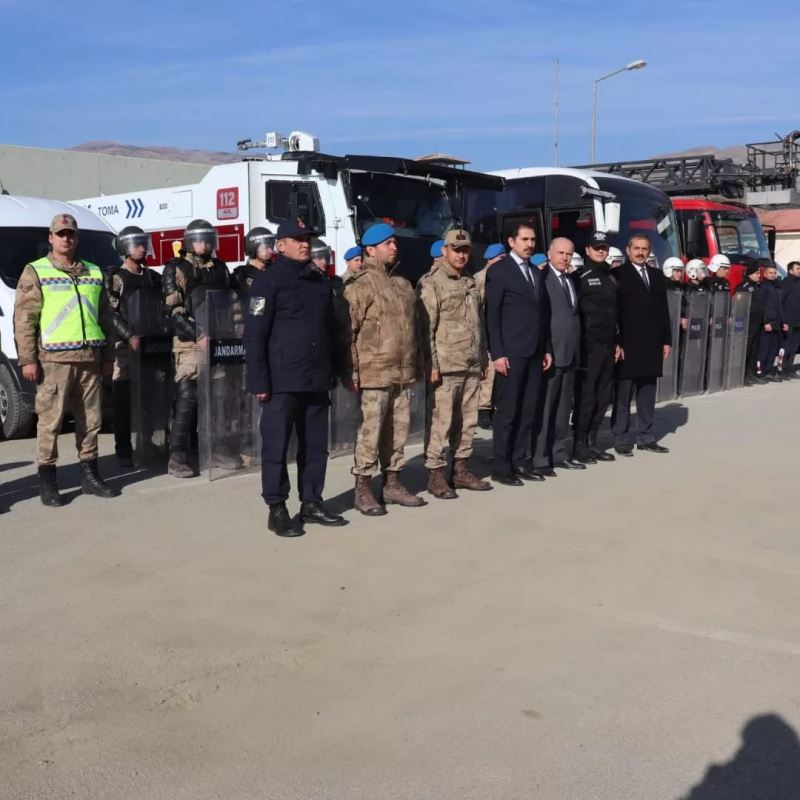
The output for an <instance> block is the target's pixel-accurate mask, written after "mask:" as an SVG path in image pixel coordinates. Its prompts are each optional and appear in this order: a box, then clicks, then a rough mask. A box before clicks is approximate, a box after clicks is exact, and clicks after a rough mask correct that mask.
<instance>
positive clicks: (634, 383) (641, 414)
mask: <svg viewBox="0 0 800 800" xmlns="http://www.w3.org/2000/svg"><path fill="white" fill-rule="evenodd" d="M625 252H626V253H627V258H626V260H625V263H624V264H623V265H622V266H621V267H620V268H619V269H618V270H617V271H616V278H617V284H618V287H619V288H618V295H617V298H618V304H617V306H618V309H619V346H620V348H621V351H622V352H621V354H620V355H621V358H622V361H621V363H620V365H619V371H618V373H617V392H616V399H615V402H614V416H613V419H612V421H611V429H612V431H613V432H614V445H615V447H614V449H615V450H616V452H617V454H618V455H621V456H632V455H633V444H632V442H631V441H630V439H629V430H630V406H631V397H632V395H633V392H634V391H635V392H636V418H637V430H636V441H637V444H636V446H637V448H638V449H639V450H649V451H650V452H653V453H668V452H669V450H668V449H667V448H666V447H662V446H661V445H659V444H657V443H656V437H655V425H654V423H655V406H656V381H657V379H658V378H660V377H661V373H662V365H663V363H664V359H665V358H667V356H668V355H669V353H670V349H671V346H672V333H671V330H670V323H669V308H668V306H667V284H666V278H665V277H664V275H663V273H662V272H661V270H659V269H654V268H652V267H648V266H647V258H648V256H649V255H650V240H649V239H648V238H647V236H644V235H642V234H639V235H635V236H631V238H630V239H629V241H628V247H627V249H626V251H625Z"/></svg>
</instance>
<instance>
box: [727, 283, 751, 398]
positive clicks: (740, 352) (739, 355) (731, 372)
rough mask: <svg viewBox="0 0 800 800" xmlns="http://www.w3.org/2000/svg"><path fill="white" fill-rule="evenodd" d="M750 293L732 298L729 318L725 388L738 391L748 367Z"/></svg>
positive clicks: (740, 293)
mask: <svg viewBox="0 0 800 800" xmlns="http://www.w3.org/2000/svg"><path fill="white" fill-rule="evenodd" d="M751 299H752V298H751V295H750V293H749V292H737V293H736V294H734V295H733V297H732V298H731V314H730V317H729V318H728V341H727V353H726V355H725V388H726V389H736V388H738V387H739V386H742V385H744V372H745V367H746V366H747V337H748V335H749V328H750V301H751Z"/></svg>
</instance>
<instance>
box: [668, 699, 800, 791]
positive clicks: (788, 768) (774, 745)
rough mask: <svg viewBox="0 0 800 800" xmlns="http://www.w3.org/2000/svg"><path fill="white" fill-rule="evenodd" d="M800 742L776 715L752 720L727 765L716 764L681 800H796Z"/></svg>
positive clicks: (766, 715)
mask: <svg viewBox="0 0 800 800" xmlns="http://www.w3.org/2000/svg"><path fill="white" fill-rule="evenodd" d="M797 798H800V740H799V739H798V738H797V733H796V732H795V730H794V729H793V728H792V727H791V726H790V725H789V724H788V723H787V722H786V721H785V720H784V719H783V718H782V717H780V716H779V715H777V714H762V715H761V716H758V717H753V719H751V720H750V721H749V722H748V723H747V724H746V725H745V726H744V728H743V729H742V744H741V747H740V748H739V750H738V751H737V752H736V755H734V757H733V758H732V759H731V760H730V761H729V762H728V763H726V764H721V765H717V764H713V765H712V766H710V767H709V768H708V770H707V771H706V774H705V776H704V777H703V780H702V782H701V783H699V784H698V785H697V786H695V787H694V788H693V789H692V790H691V791H690V792H689V794H687V795H684V796H683V797H682V798H681V800H797Z"/></svg>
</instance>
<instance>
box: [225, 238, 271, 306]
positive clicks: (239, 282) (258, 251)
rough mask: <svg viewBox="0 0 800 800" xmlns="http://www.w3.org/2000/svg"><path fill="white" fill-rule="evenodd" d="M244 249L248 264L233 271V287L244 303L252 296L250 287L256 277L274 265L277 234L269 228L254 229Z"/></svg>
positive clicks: (245, 240)
mask: <svg viewBox="0 0 800 800" xmlns="http://www.w3.org/2000/svg"><path fill="white" fill-rule="evenodd" d="M244 247H245V253H246V255H247V263H246V264H242V265H241V266H239V267H236V269H235V270H234V271H233V286H234V288H235V289H236V292H237V294H238V295H239V297H240V298H241V299H242V302H245V301H246V299H247V297H248V295H249V294H250V287H251V286H252V285H253V281H254V280H255V279H256V277H257V276H258V275H260V274H261V273H262V272H263V271H264V270H265V269H266V268H267V267H268V266H269V264H271V263H272V258H273V254H274V252H275V234H274V233H272V231H270V229H269V228H261V227H257V228H252V229H251V230H249V231H248V232H247V236H245V237H244Z"/></svg>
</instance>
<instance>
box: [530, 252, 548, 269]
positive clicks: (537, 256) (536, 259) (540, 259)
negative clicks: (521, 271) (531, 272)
mask: <svg viewBox="0 0 800 800" xmlns="http://www.w3.org/2000/svg"><path fill="white" fill-rule="evenodd" d="M545 261H547V256H546V255H545V254H544V253H534V254H533V255H532V256H531V264H533V266H534V267H538V266H539V265H540V264H544V262H545Z"/></svg>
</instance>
